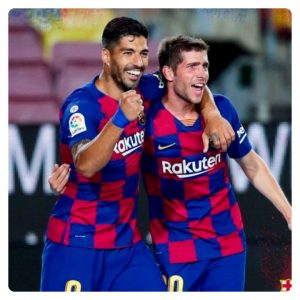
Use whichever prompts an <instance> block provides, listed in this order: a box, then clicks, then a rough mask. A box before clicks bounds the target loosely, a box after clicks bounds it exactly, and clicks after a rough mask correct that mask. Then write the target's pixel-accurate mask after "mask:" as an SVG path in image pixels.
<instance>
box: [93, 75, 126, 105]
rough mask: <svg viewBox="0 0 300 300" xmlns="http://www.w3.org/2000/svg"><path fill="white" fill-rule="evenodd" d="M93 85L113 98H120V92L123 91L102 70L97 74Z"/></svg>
mask: <svg viewBox="0 0 300 300" xmlns="http://www.w3.org/2000/svg"><path fill="white" fill-rule="evenodd" d="M95 85H96V88H97V89H98V90H99V91H101V92H102V93H104V94H105V95H107V96H109V97H111V98H114V99H120V97H121V94H122V93H123V91H122V90H121V89H120V88H119V87H118V86H117V85H116V84H115V82H114V81H113V79H112V78H111V77H110V76H109V75H107V74H105V73H104V72H102V73H101V74H100V75H99V77H98V78H97V80H96V82H95Z"/></svg>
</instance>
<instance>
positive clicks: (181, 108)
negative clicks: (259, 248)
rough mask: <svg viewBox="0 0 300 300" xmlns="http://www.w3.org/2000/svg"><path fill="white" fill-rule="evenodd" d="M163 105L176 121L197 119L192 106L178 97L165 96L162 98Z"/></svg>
mask: <svg viewBox="0 0 300 300" xmlns="http://www.w3.org/2000/svg"><path fill="white" fill-rule="evenodd" d="M163 105H164V107H165V108H166V109H167V110H168V111H169V112H170V113H171V114H172V115H173V116H174V117H176V118H177V119H178V120H185V119H197V118H198V116H199V115H198V113H197V111H196V109H195V105H194V104H192V103H188V102H186V101H184V100H183V99H179V98H178V97H174V96H171V95H168V94H167V95H166V96H165V97H164V98H163Z"/></svg>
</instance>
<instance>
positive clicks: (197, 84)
mask: <svg viewBox="0 0 300 300" xmlns="http://www.w3.org/2000/svg"><path fill="white" fill-rule="evenodd" d="M204 86H205V84H204V83H195V84H192V87H193V88H195V89H197V90H201V91H202V90H203V89H204Z"/></svg>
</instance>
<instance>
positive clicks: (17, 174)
mask: <svg viewBox="0 0 300 300" xmlns="http://www.w3.org/2000/svg"><path fill="white" fill-rule="evenodd" d="M117 16H129V17H132V18H136V19H138V20H139V21H141V22H142V23H144V24H145V25H146V26H147V28H148V29H149V33H150V35H149V42H148V43H149V44H148V46H149V49H150V61H149V68H148V72H153V71H156V70H157V59H156V50H157V46H158V43H159V41H160V40H161V39H162V38H163V37H165V36H170V35H174V34H189V35H193V36H197V37H201V38H203V39H204V40H205V41H206V42H207V43H208V44H209V45H210V50H209V60H210V81H209V87H210V88H211V90H212V91H213V92H215V93H222V94H224V95H226V96H228V97H229V98H230V99H231V100H232V102H233V103H234V105H235V107H236V109H237V110H238V112H239V116H240V119H241V121H242V122H243V124H244V125H245V127H246V129H247V131H248V135H249V138H250V140H251V141H252V144H253V146H254V148H255V150H256V151H257V152H258V153H259V154H260V155H261V156H262V158H263V159H264V160H265V161H266V163H267V164H268V165H269V167H270V168H271V170H272V173H273V174H274V176H275V177H276V179H277V180H278V181H279V183H280V185H281V186H282V188H283V190H284V192H285V193H286V195H287V197H288V198H289V199H290V200H291V29H292V28H291V23H292V20H291V12H290V11H289V10H287V9H130V10H127V9H113V10H112V9H13V10H11V11H10V12H9V24H8V25H9V62H8V63H9V270H8V272H9V288H10V289H11V290H13V291H38V290H39V277H40V270H41V252H42V248H43V241H44V232H45V230H46V226H47V221H48V217H49V214H50V211H51V208H52V207H53V204H54V201H55V196H53V194H51V191H50V188H49V186H48V183H47V178H48V176H49V175H50V173H51V172H52V168H53V165H54V163H55V162H58V163H59V162H60V158H59V153H58V142H59V136H58V128H59V119H58V111H59V107H60V105H61V104H62V102H63V101H64V99H65V97H66V96H67V95H68V94H69V93H70V92H71V91H72V90H73V89H75V88H77V87H79V86H81V85H83V84H84V83H85V82H87V81H89V80H90V79H92V78H93V77H94V76H95V75H97V74H99V72H100V71H101V68H102V62H101V57H100V51H101V43H100V41H101V35H102V31H103V28H104V26H105V25H106V24H107V22H108V21H109V20H111V19H112V18H114V17H117ZM230 171H231V178H232V182H233V186H234V189H235V191H236V194H237V197H238V200H239V204H240V207H241V211H242V215H243V219H244V225H245V230H246V235H247V240H248V256H247V270H246V271H247V272H246V290H247V291H279V290H280V289H281V284H280V280H282V279H288V278H291V233H290V232H289V230H288V228H287V226H286V224H285V221H284V220H283V218H282V217H281V215H280V214H279V213H278V212H277V211H276V210H275V209H274V208H273V206H272V205H271V204H270V203H269V202H268V201H267V200H266V199H265V198H263V197H262V196H261V195H260V194H259V193H258V192H256V191H255V190H254V189H253V188H252V187H251V186H250V185H249V182H248V181H247V179H246V177H245V176H244V175H243V173H242V172H241V171H240V170H239V168H238V167H237V165H236V164H235V163H234V162H230ZM146 213H147V201H146V198H145V194H144V192H143V189H142V192H141V197H140V212H139V226H140V228H141V229H142V232H143V234H144V236H145V239H146V241H148V242H150V239H149V236H148V224H147V222H146V221H145V220H146V219H147V218H145V217H144V215H145V214H146Z"/></svg>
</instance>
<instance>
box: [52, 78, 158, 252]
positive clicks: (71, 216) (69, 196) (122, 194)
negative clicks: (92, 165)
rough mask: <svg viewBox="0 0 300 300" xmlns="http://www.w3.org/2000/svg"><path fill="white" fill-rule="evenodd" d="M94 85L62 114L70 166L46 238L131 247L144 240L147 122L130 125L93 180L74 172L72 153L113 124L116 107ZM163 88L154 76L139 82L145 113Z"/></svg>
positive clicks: (95, 245)
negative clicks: (141, 203)
mask: <svg viewBox="0 0 300 300" xmlns="http://www.w3.org/2000/svg"><path fill="white" fill-rule="evenodd" d="M95 80H96V78H95V79H94V80H92V81H91V82H89V83H87V84H86V85H85V86H83V87H82V88H79V89H77V90H75V91H74V92H73V93H72V94H71V95H70V96H69V97H68V98H67V99H66V101H65V103H64V105H63V106H62V109H61V111H60V122H61V128H60V136H61V140H60V154H61V159H62V162H63V163H68V164H70V167H71V174H70V178H69V181H68V183H67V186H66V189H65V191H64V193H63V194H62V195H61V196H60V197H59V199H58V201H57V202H56V204H55V206H54V209H53V211H52V213H51V216H50V220H49V224H48V230H47V238H48V239H49V240H51V241H53V242H56V243H61V244H64V245H72V246H79V247H87V248H96V249H112V248H120V247H128V246H130V245H133V244H136V243H137V242H138V241H140V239H141V234H140V232H139V231H138V229H137V227H136V216H137V198H138V179H139V171H140V158H141V153H142V150H143V142H144V132H145V119H137V120H134V121H132V122H130V123H129V124H128V125H127V126H126V127H125V129H124V131H123V133H122V135H121V137H120V139H119V140H118V142H117V143H116V145H115V147H114V150H113V153H112V157H111V159H110V161H109V162H108V164H107V165H106V166H105V167H104V168H103V169H101V170H100V171H99V172H97V173H96V174H95V175H94V176H93V177H91V178H87V177H84V176H83V175H81V174H80V173H78V172H76V170H75V166H74V162H73V158H72V154H71V148H72V146H73V145H75V144H76V143H78V142H80V141H82V140H92V139H94V138H95V137H96V136H97V135H98V134H99V132H101V130H102V129H103V127H104V126H105V124H106V123H107V122H108V121H109V120H110V119H111V117H112V116H113V115H114V113H115V112H116V110H117V107H118V101H117V100H116V99H113V98H111V97H109V96H107V95H105V94H103V93H102V92H101V91H99V90H98V89H97V88H96V86H95ZM163 91H164V90H163V87H162V86H161V83H160V81H159V80H158V78H157V77H156V76H154V75H144V76H143V77H142V78H141V81H140V84H139V86H138V88H137V92H138V93H139V94H140V95H141V97H142V99H143V101H144V106H145V112H147V110H148V108H149V103H150V102H149V101H150V100H155V99H160V98H161V97H162V94H163Z"/></svg>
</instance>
